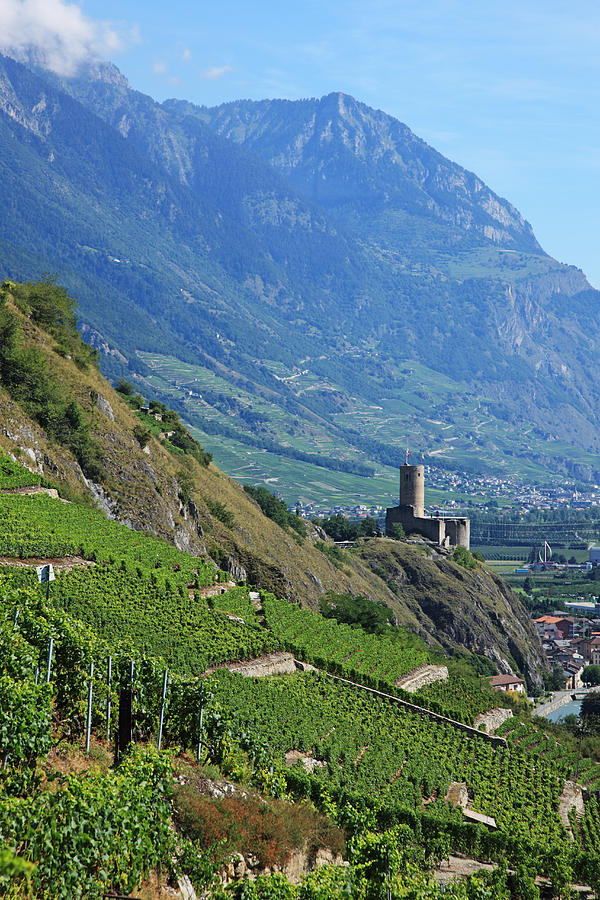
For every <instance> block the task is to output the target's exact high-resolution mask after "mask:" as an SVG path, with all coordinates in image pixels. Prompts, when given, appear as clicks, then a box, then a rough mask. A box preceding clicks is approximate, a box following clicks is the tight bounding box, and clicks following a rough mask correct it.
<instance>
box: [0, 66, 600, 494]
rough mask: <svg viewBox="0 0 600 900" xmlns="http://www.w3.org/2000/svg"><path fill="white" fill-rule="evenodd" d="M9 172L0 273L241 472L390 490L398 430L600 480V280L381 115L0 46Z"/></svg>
mask: <svg viewBox="0 0 600 900" xmlns="http://www.w3.org/2000/svg"><path fill="white" fill-rule="evenodd" d="M0 167H1V171H0V175H1V178H0V199H1V202H2V205H3V211H4V214H3V217H2V218H1V220H0V264H1V266H2V270H3V274H4V275H5V276H8V277H15V278H17V279H19V278H20V279H22V278H27V277H29V276H31V277H33V276H35V275H37V274H39V273H41V272H43V271H52V272H56V273H57V275H58V277H59V279H60V280H61V281H63V282H64V283H65V284H66V285H67V286H68V287H69V289H70V290H71V292H72V293H73V294H74V295H76V296H77V298H78V300H79V304H80V311H81V321H82V326H83V328H84V329H85V333H86V336H87V338H88V339H89V340H91V341H92V342H94V343H95V344H96V345H97V346H98V347H99V348H100V349H101V350H102V352H103V353H104V355H105V360H104V366H105V371H106V372H107V373H108V374H110V375H111V376H116V375H120V374H126V376H127V377H128V378H133V379H134V380H137V383H138V385H139V387H140V389H141V390H142V391H143V392H146V390H147V388H149V387H150V386H151V387H152V391H153V393H154V394H155V395H156V394H158V395H160V396H162V397H164V399H165V400H167V401H168V402H169V404H170V405H175V406H176V408H177V409H178V410H179V412H180V413H181V414H182V415H183V416H184V417H185V418H186V420H187V421H189V422H190V423H191V424H192V425H194V426H195V427H196V428H197V429H198V430H199V432H200V438H201V440H202V441H203V443H205V444H206V445H207V446H208V448H209V449H210V450H211V451H212V452H214V454H215V459H216V460H217V461H218V462H220V463H221V464H222V465H224V466H225V467H226V468H227V470H228V471H229V472H232V473H234V474H238V475H240V476H243V477H244V478H245V479H246V480H250V481H260V480H264V479H266V478H271V477H273V478H275V479H278V480H276V481H275V482H273V483H274V484H276V486H277V488H278V489H279V490H281V491H282V493H283V494H284V496H286V497H287V498H288V499H289V500H290V501H295V500H296V499H298V498H303V499H308V500H310V499H312V500H319V501H325V502H327V501H329V502H332V501H333V500H334V498H335V501H337V502H340V501H341V502H342V503H347V504H348V505H349V504H350V503H351V502H355V501H357V500H358V499H359V498H360V502H364V501H365V500H376V501H378V502H383V503H389V501H390V500H391V499H392V498H393V496H394V494H395V483H396V477H395V474H394V472H393V467H394V466H395V465H396V464H397V462H398V461H399V460H400V457H401V455H402V452H403V448H404V447H405V446H406V442H407V436H410V438H409V440H410V443H411V445H412V447H413V448H415V449H419V450H422V451H423V452H424V453H425V455H426V456H427V455H429V460H430V461H431V462H432V463H435V465H437V466H441V467H446V468H451V469H455V468H459V469H463V468H467V469H471V470H473V471H488V472H490V471H502V469H503V468H504V469H506V467H507V465H508V466H510V471H515V470H516V471H519V466H522V470H523V471H524V472H526V473H527V475H528V477H531V472H532V470H533V471H534V472H535V474H536V475H538V476H539V477H542V478H543V477H548V473H549V472H552V473H553V475H556V473H558V474H559V475H560V474H561V473H562V474H564V473H566V472H570V473H572V472H573V471H576V473H577V474H579V475H580V476H581V477H585V478H592V477H594V478H595V477H596V475H595V473H596V472H597V471H598V470H599V469H600V465H599V461H598V457H597V454H598V450H599V447H598V437H597V420H598V415H599V413H600V392H599V390H598V387H597V385H598V384H599V383H600V379H599V378H598V376H599V375H600V372H597V371H596V369H597V368H598V363H597V362H596V353H595V348H596V347H597V346H598V341H599V340H600V334H599V332H598V329H599V325H598V320H597V316H596V315H595V311H596V309H597V303H598V296H599V295H598V293H597V292H595V291H593V290H592V289H591V288H590V287H589V285H588V284H587V282H586V280H585V277H584V276H583V274H582V273H581V272H580V271H579V270H577V269H574V268H573V267H568V266H564V265H561V264H559V263H557V262H556V261H555V260H553V259H551V258H550V257H548V256H547V255H546V254H544V253H543V251H542V250H541V248H540V247H539V245H538V243H537V241H536V240H535V237H534V235H533V233H532V231H531V228H530V226H529V225H528V224H527V223H526V222H525V221H524V220H523V219H522V217H521V216H520V214H519V213H518V212H517V211H516V210H515V209H514V207H512V206H511V205H510V204H509V203H507V202H506V201H504V200H502V199H501V198H499V197H497V196H496V195H495V194H494V193H493V192H492V191H491V190H490V189H489V188H487V187H486V186H485V185H484V184H483V182H481V180H480V179H478V178H477V177H476V176H475V175H473V174H471V173H469V172H466V171H465V170H464V169H462V168H460V167H459V166H457V165H455V164H454V163H452V162H450V161H449V160H446V159H445V158H444V157H442V156H441V155H440V154H438V153H437V152H436V151H435V150H433V149H432V148H431V147H429V146H428V145H427V144H425V143H424V142H423V141H421V140H420V139H419V138H418V137H416V136H415V135H414V134H412V132H411V131H410V129H408V128H407V127H406V126H404V125H402V124H401V123H400V122H397V121H396V120H394V119H393V118H391V117H389V116H387V115H385V114H384V113H382V112H379V111H376V110H371V109H369V108H368V107H366V106H365V105H364V104H360V103H357V102H356V101H354V100H353V99H352V98H350V97H346V96H345V95H340V94H332V95H329V96H327V97H324V98H323V99H322V100H314V101H313V100H311V101H299V102H290V101H264V102H261V103H251V102H247V101H239V102H236V103H233V104H227V105H225V106H223V107H219V108H216V109H212V110H209V109H205V108H199V107H194V106H192V105H191V104H187V103H184V102H181V101H169V102H167V103H165V104H162V105H161V104H157V103H155V102H154V101H153V100H152V99H151V98H149V97H147V96H145V95H143V94H140V93H139V92H136V91H134V90H133V89H132V88H131V87H130V86H129V84H128V83H127V81H126V80H125V79H124V78H123V77H122V76H121V75H120V73H119V72H118V70H116V69H115V68H114V67H112V66H108V65H107V66H100V67H97V68H96V69H94V70H90V71H89V72H88V73H85V74H83V75H80V76H79V77H78V78H76V79H71V80H69V81H60V80H59V79H57V78H56V76H52V75H50V74H48V73H44V72H42V71H40V70H39V69H36V70H35V71H32V70H31V69H27V68H25V67H24V66H23V65H20V64H18V63H16V62H14V61H12V60H9V59H7V58H4V57H2V58H0ZM524 420H525V421H526V422H527V428H525V429H524V428H523V427H522V423H523V421H524ZM507 457H510V461H509V462H508V463H507ZM521 461H522V462H521ZM532 466H533V469H532ZM375 471H377V472H378V473H380V477H379V478H378V479H377V480H375V479H374V478H372V477H369V476H371V475H372V474H373V473H374V472H375ZM340 473H341V474H340ZM357 479H358V480H357Z"/></svg>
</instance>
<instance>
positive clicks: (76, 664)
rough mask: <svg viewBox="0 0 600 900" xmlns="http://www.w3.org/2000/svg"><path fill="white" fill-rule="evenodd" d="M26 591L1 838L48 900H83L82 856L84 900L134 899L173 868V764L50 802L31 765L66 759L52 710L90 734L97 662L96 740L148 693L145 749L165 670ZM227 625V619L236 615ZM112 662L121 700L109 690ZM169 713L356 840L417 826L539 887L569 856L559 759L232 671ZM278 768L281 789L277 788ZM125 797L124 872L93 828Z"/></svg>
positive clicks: (99, 782)
mask: <svg viewBox="0 0 600 900" xmlns="http://www.w3.org/2000/svg"><path fill="white" fill-rule="evenodd" d="M77 574H78V575H80V574H82V573H77ZM26 577H27V576H26V575H25V574H24V573H19V576H18V578H17V581H19V582H21V584H20V585H17V584H16V583H15V580H14V579H12V578H11V577H10V576H8V577H7V576H3V577H0V597H1V598H2V607H1V610H0V647H1V650H0V672H1V674H2V677H1V678H0V702H2V708H3V709H10V716H9V717H8V718H7V722H9V723H10V727H8V728H7V727H6V724H5V726H4V728H3V729H0V738H1V741H2V745H1V746H0V752H1V753H2V755H3V758H4V759H6V761H7V767H6V769H5V773H4V775H3V776H1V778H2V780H1V782H0V783H1V785H2V788H1V790H2V791H3V792H4V793H1V792H0V834H1V836H2V839H3V840H4V841H5V842H6V843H7V844H8V846H9V847H12V848H14V849H15V850H17V848H27V853H28V854H29V858H30V859H33V860H34V861H35V862H36V863H37V869H36V874H35V877H36V878H37V879H38V881H37V882H36V884H37V885H38V886H39V887H40V891H41V893H42V894H43V895H44V896H48V897H57V898H61V900H62V898H65V900H66V898H67V897H69V896H77V894H75V893H72V894H69V890H71V891H72V889H73V888H72V885H73V879H74V878H75V877H76V876H75V871H76V866H75V864H74V863H73V861H72V860H71V859H63V855H68V854H71V855H77V854H79V855H80V857H82V858H83V859H84V863H83V869H85V871H86V872H87V874H85V875H82V874H81V872H80V871H79V870H77V877H81V878H84V879H86V880H85V881H84V883H85V885H86V888H87V890H88V893H86V896H91V897H94V896H101V891H102V890H103V885H104V884H105V883H108V882H109V883H110V884H111V885H115V884H116V885H121V886H125V885H128V886H131V885H132V884H133V883H134V880H135V878H138V877H139V874H140V872H141V871H142V869H143V868H144V867H145V866H147V865H149V864H150V863H153V864H154V863H156V862H157V861H159V860H160V859H164V855H165V853H166V852H167V847H168V846H169V842H168V837H167V835H166V832H165V831H164V828H163V825H162V824H160V823H162V822H164V818H163V816H164V809H165V807H164V806H163V805H161V804H162V803H163V800H161V797H163V796H164V795H163V793H162V792H163V790H164V777H166V776H165V769H164V766H163V768H162V769H161V768H160V763H159V759H158V758H157V757H155V756H153V755H152V753H151V752H150V751H148V752H149V753H150V755H148V753H146V755H145V756H144V755H142V756H140V755H138V756H136V757H135V758H134V759H135V760H136V761H135V762H134V761H132V763H131V766H130V767H129V768H125V769H120V770H118V772H117V773H115V774H113V773H110V772H109V773H107V774H106V775H105V776H99V775H97V776H87V777H86V778H85V779H83V780H82V781H81V782H80V783H79V782H78V783H76V782H75V781H69V780H67V781H66V782H65V784H64V785H63V786H62V788H61V790H60V791H59V792H58V794H56V795H40V794H39V793H38V792H37V791H36V790H35V780H33V781H32V777H33V768H32V765H33V764H34V763H35V760H36V759H37V758H39V757H42V758H43V757H44V755H45V754H46V753H47V752H48V750H49V748H50V746H51V744H52V733H51V729H50V713H51V710H53V711H54V713H55V714H58V717H59V720H60V721H61V723H62V728H68V729H69V730H70V733H71V734H77V733H81V728H82V726H83V722H84V721H85V704H86V695H87V691H88V688H89V684H90V672H91V671H92V670H91V663H92V662H93V663H94V664H95V668H94V669H93V676H92V678H91V683H92V687H93V701H92V706H91V724H92V728H93V730H94V732H95V733H96V734H98V735H99V736H100V737H103V736H104V737H105V736H106V731H107V726H108V725H109V724H110V727H111V730H112V732H113V733H114V730H115V728H116V724H117V722H116V715H117V707H118V690H117V688H118V686H119V685H120V684H123V683H127V684H131V686H132V687H133V689H134V697H135V700H134V723H135V726H134V730H135V734H136V736H137V738H138V740H141V741H148V740H152V739H153V740H156V734H157V725H158V718H159V710H160V703H161V701H160V695H161V682H162V675H163V667H164V662H163V661H162V660H161V659H159V658H156V657H154V656H152V655H149V654H147V653H145V652H143V651H142V650H141V649H140V646H139V645H138V649H133V648H132V645H131V643H130V642H128V641H125V642H123V641H120V640H117V638H116V636H115V637H114V639H112V640H110V641H105V640H103V639H102V638H100V637H98V636H97V635H96V634H95V632H94V631H93V630H92V629H90V628H89V627H88V626H87V625H85V624H83V623H81V621H80V620H79V618H77V617H75V615H74V614H73V612H72V611H71V610H67V611H65V610H62V609H60V608H56V606H55V605H54V604H53V603H49V604H46V601H45V600H44V599H43V594H42V593H41V592H39V590H36V589H32V588H29V587H25V586H23V582H24V581H25V580H26ZM64 580H65V583H66V582H67V580H68V579H67V578H66V577H65V579H64ZM246 598H247V592H246V591H245V590H243V589H236V591H235V593H234V594H233V596H232V598H231V599H232V604H233V606H234V608H236V609H237V611H238V612H240V611H242V607H243V606H244V605H245V604H246V603H247V599H246ZM226 600H227V595H223V596H222V597H221V596H219V597H217V598H215V602H216V603H223V601H226ZM214 615H216V616H219V617H221V618H225V616H224V614H223V613H216V612H215V613H214ZM51 638H52V639H53V641H54V656H53V659H52V674H51V679H50V684H49V685H48V686H47V685H45V684H36V683H35V678H34V676H35V672H36V669H37V671H38V672H43V671H44V670H45V665H46V659H47V655H48V650H49V646H50V639H51ZM109 657H110V659H111V661H112V667H113V668H112V671H113V681H112V685H111V684H109V683H108V681H107V677H106V673H107V662H108V659H109ZM40 680H41V679H40ZM109 697H110V699H111V701H112V714H111V719H110V722H109V721H108V720H107V712H106V711H107V700H108V699H109ZM166 700H167V702H166V708H165V718H164V731H163V740H164V741H165V742H166V743H168V744H174V745H176V746H177V745H179V746H183V747H194V746H195V745H196V743H197V742H198V740H199V737H200V735H199V731H198V713H199V709H200V707H201V706H202V704H205V706H206V711H205V720H204V732H203V740H204V745H205V746H206V748H207V752H209V753H210V754H211V758H213V759H215V760H222V761H223V760H225V759H226V757H227V755H228V754H229V755H231V753H232V752H233V753H234V754H235V752H236V751H235V750H234V748H235V746H236V745H237V746H238V747H239V748H240V749H243V752H244V754H245V755H246V757H247V758H248V759H249V760H250V762H251V766H252V767H253V770H254V771H255V772H256V776H255V777H257V778H258V779H259V780H260V782H261V784H265V785H268V784H272V785H273V788H274V789H280V787H281V786H283V787H284V788H285V786H286V785H287V790H288V791H290V792H291V793H292V794H293V795H294V796H298V797H302V796H305V797H309V798H311V799H312V800H313V801H314V802H316V803H317V804H318V805H321V804H322V803H324V802H326V800H327V797H330V798H331V800H330V801H327V802H328V803H329V807H328V808H329V809H330V814H331V815H334V816H335V817H336V818H337V819H338V820H339V822H340V824H344V825H345V827H350V823H349V821H348V816H349V815H351V816H354V815H355V813H352V812H351V810H352V809H355V810H357V809H359V808H360V807H361V805H364V804H367V805H368V806H369V807H370V808H372V813H371V814H372V815H375V820H374V821H376V822H378V823H379V824H378V825H377V827H379V828H390V827H392V826H394V824H400V823H404V824H409V826H410V827H411V828H413V829H416V833H419V834H423V835H425V834H426V833H427V834H429V835H430V836H432V835H438V837H439V836H440V835H445V837H444V840H445V841H448V846H454V847H456V849H461V850H468V851H469V852H472V853H475V852H477V853H479V854H483V855H484V857H485V856H487V857H489V858H492V859H498V858H500V857H501V856H502V855H504V854H508V858H509V859H511V858H514V854H515V853H517V854H518V853H527V854H528V855H529V856H528V858H530V857H531V859H532V860H537V862H535V863H534V862H532V863H531V864H532V865H534V864H535V866H537V867H538V868H539V869H540V871H545V870H546V868H547V867H548V866H549V865H550V863H549V862H548V856H547V850H546V849H544V848H547V849H548V850H549V849H550V848H556V847H557V846H558V844H559V843H563V842H564V840H565V832H564V828H563V826H562V824H561V823H560V820H559V818H558V798H559V794H560V791H561V788H562V782H563V779H564V771H563V769H562V768H561V766H557V765H556V759H555V757H553V756H549V757H548V758H545V757H544V756H543V755H538V756H536V755H535V754H532V750H531V747H529V746H528V747H527V748H521V747H519V745H518V743H517V742H516V740H515V742H514V746H513V747H506V748H503V747H500V748H494V747H492V746H491V745H490V744H489V743H488V742H486V741H485V740H484V739H483V738H480V737H478V736H477V735H476V734H474V735H473V734H472V735H467V734H465V733H464V732H462V731H460V730H459V729H458V728H455V727H454V726H452V725H450V724H445V723H440V722H434V721H429V720H427V719H425V718H423V717H421V716H419V715H417V714H415V713H412V712H409V711H406V710H405V709H401V708H398V707H396V706H395V705H393V704H392V703H390V702H387V701H384V700H382V699H378V698H375V697H373V696H371V695H367V694H365V693H363V692H361V691H358V690H356V689H354V688H352V687H350V686H346V685H343V684H340V683H337V682H335V681H334V680H333V679H331V678H330V677H329V676H327V675H318V674H308V673H304V674H298V675H292V676H287V677H271V678H264V679H248V678H242V677H241V676H237V675H233V674H231V673H229V672H227V671H224V670H220V671H219V672H218V673H216V674H215V675H213V676H211V677H210V678H204V679H198V678H189V677H187V678H186V677H181V676H179V675H177V674H171V675H169V679H168V690H167V698H166ZM25 723H26V726H25V727H24V725H25ZM516 727H517V729H518V728H519V727H520V726H519V725H517V726H516ZM513 730H514V729H513ZM519 734H520V732H519ZM24 735H26V739H24ZM557 747H558V745H557ZM290 750H295V751H297V752H299V753H300V754H303V755H305V756H306V757H307V758H312V759H313V760H316V761H317V763H321V765H318V764H317V765H316V766H315V767H314V770H313V771H312V773H311V774H309V773H308V772H307V771H305V770H304V768H303V767H302V766H301V765H299V764H297V765H296V766H295V767H294V768H293V769H286V768H285V765H284V759H285V754H286V752H288V751H290ZM585 762H586V763H588V761H585ZM269 767H272V769H273V770H274V773H275V774H274V775H269V774H268V771H267V770H268V768H269ZM142 772H144V773H146V774H145V775H144V776H143V777H142V775H141V773H142ZM28 773H29V774H28ZM151 773H155V774H151ZM261 773H263V774H261ZM452 781H464V782H465V783H466V784H467V786H468V791H469V797H470V806H471V808H472V809H474V810H478V811H480V812H483V813H485V814H487V815H491V816H493V817H494V818H495V819H496V822H497V824H498V827H499V831H498V832H496V833H492V834H490V835H487V836H486V833H485V831H482V830H481V829H480V828H479V827H478V826H474V825H470V824H469V825H467V824H466V823H464V822H463V819H462V815H461V813H460V811H457V810H452V808H451V807H449V806H448V805H447V804H446V803H444V802H443V801H444V797H445V794H446V792H447V790H448V787H449V785H450V783H451V782H452ZM161 785H163V786H161ZM278 786H280V787H279V788H278ZM63 791H64V793H63ZM156 791H158V793H156ZM117 796H122V797H126V798H127V809H126V810H125V811H124V812H119V813H118V815H119V816H123V819H122V821H123V822H124V823H125V824H124V827H129V825H128V824H127V823H136V824H135V830H136V833H138V834H139V835H140V840H141V847H143V850H140V851H139V853H138V854H137V855H136V857H135V860H136V862H135V864H133V865H132V866H131V867H129V866H124V865H123V858H124V857H123V854H126V853H127V852H129V851H128V850H127V848H126V840H125V838H124V839H123V841H121V842H120V843H117V844H116V845H114V846H113V845H112V844H109V843H107V842H106V840H105V839H103V838H102V835H101V834H100V833H98V831H97V829H96V828H95V826H93V827H92V826H91V824H88V823H89V822H90V818H89V817H90V816H92V817H93V818H94V821H97V822H99V823H104V822H107V821H109V820H111V821H116V818H115V817H116V816H117V811H116V810H114V809H113V807H114V804H115V803H116V802H117ZM332 802H333V806H332ZM149 806H150V807H151V809H149V808H148V807H149ZM73 808H75V809H79V810H80V812H79V813H78V814H77V815H78V826H77V828H76V830H75V833H73V834H69V835H68V837H67V836H65V835H64V834H63V832H64V830H65V828H67V829H68V824H67V823H68V821H69V819H68V815H67V810H69V809H73ZM336 808H337V812H336V811H335V810H336ZM160 810H163V812H160ZM588 811H589V815H588V818H587V819H586V820H584V821H585V824H583V823H582V825H581V834H582V838H581V841H580V843H579V844H578V847H579V848H580V849H581V850H585V849H590V847H589V845H590V842H591V841H593V840H594V837H593V835H594V832H593V828H594V824H595V822H596V820H597V816H596V814H595V807H593V806H589V807H588ZM157 816H158V819H157V818H156V817H157ZM51 820H52V821H54V825H53V826H52V828H53V832H52V833H53V834H54V835H55V837H54V838H53V840H54V841H55V843H58V845H59V846H60V847H61V848H63V847H64V850H62V849H61V852H60V853H58V854H55V855H54V856H53V857H52V859H53V862H52V864H51V862H50V860H49V859H48V860H47V859H45V858H44V856H43V844H41V843H40V840H39V837H38V835H39V830H37V829H36V826H37V823H38V821H42V822H44V823H49V822H50V821H51ZM153 823H154V824H153ZM157 823H158V825H157ZM155 825H157V827H154V826H155ZM103 827H104V826H103ZM131 827H134V825H133V824H132V825H131ZM352 827H355V826H352ZM86 829H88V830H89V829H91V831H92V833H93V834H94V835H95V837H94V841H96V842H97V843H96V844H95V846H96V847H97V848H98V852H99V853H100V854H101V855H102V856H103V858H105V859H106V865H105V866H104V867H103V868H102V870H101V872H102V874H101V873H100V872H99V871H98V869H97V867H92V866H91V865H90V864H89V863H86V862H85V860H86V859H89V857H88V856H86V852H85V850H84V848H83V847H82V844H81V842H82V841H83V838H82V837H81V835H82V834H84V833H85V830H86ZM422 840H425V837H423V838H422ZM552 852H553V853H555V852H556V851H555V850H554V851H552ZM531 854H534V856H531ZM535 854H537V855H535ZM575 862H576V863H577V865H578V866H580V867H581V866H584V864H585V865H591V863H589V860H588V858H587V857H581V859H579V858H577V859H575V858H574V861H573V864H575ZM86 866H90V867H89V869H86ZM582 871H587V869H585V868H584V869H583V870H582ZM0 872H1V869H0ZM57 872H60V873H61V874H60V876H57ZM123 872H127V875H123V874H122V873H123ZM53 879H54V880H53ZM123 879H124V880H123Z"/></svg>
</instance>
